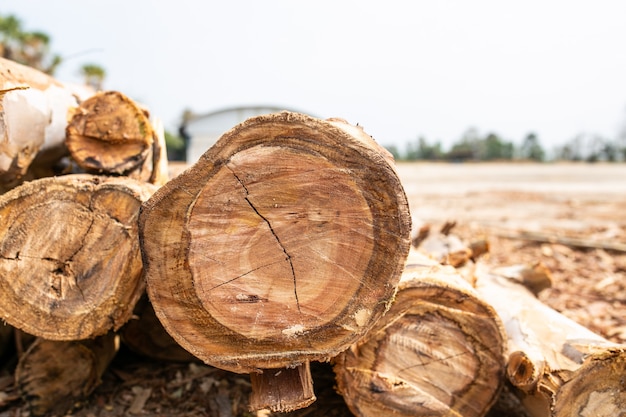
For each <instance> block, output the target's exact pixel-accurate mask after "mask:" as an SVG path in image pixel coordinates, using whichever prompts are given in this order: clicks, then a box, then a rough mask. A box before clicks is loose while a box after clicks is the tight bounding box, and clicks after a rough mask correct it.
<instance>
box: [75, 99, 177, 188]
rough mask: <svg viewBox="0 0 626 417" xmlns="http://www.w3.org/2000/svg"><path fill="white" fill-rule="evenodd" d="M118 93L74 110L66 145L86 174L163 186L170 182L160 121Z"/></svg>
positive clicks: (90, 101)
mask: <svg viewBox="0 0 626 417" xmlns="http://www.w3.org/2000/svg"><path fill="white" fill-rule="evenodd" d="M153 122H155V123H157V124H158V125H157V127H156V129H155V127H154V126H153V125H152V122H151V121H150V118H149V114H148V112H147V110H145V109H144V108H142V107H141V106H140V105H139V104H138V103H136V102H135V101H133V100H132V99H130V98H129V97H127V96H126V95H124V94H122V93H120V92H118V91H106V92H99V93H97V94H95V95H94V96H93V97H90V98H89V99H87V100H85V101H84V102H82V103H81V104H80V106H79V107H78V108H77V109H75V111H74V112H73V114H72V117H71V119H70V122H69V124H68V126H67V138H66V140H65V143H66V145H67V147H68V149H69V152H70V154H71V156H72V158H73V160H74V161H76V163H77V164H78V165H79V166H80V167H82V168H83V169H84V170H86V172H89V173H93V174H102V175H125V176H128V177H131V178H134V179H137V180H140V181H146V182H150V183H153V184H158V185H162V184H164V183H165V182H166V181H167V178H162V175H163V173H166V172H167V168H166V166H164V165H165V164H166V162H167V159H166V150H165V140H164V137H163V127H162V124H161V123H160V121H158V120H157V119H154V120H153Z"/></svg>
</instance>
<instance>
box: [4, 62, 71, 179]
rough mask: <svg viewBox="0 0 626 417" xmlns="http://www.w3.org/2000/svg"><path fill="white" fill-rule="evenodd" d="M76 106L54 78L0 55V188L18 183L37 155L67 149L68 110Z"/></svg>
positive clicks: (63, 151)
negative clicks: (65, 145) (65, 141)
mask: <svg viewBox="0 0 626 417" xmlns="http://www.w3.org/2000/svg"><path fill="white" fill-rule="evenodd" d="M77 105H78V100H77V98H76V96H75V94H74V92H73V91H72V90H71V89H70V88H67V87H66V86H64V85H63V84H61V83H60V82H58V81H57V80H55V79H54V78H52V77H50V76H48V75H47V74H44V73H43V72H40V71H37V70H35V69H33V68H29V67H26V66H24V65H20V64H18V63H16V62H13V61H10V60H7V59H4V58H0V188H2V189H9V188H12V187H14V186H15V185H17V184H19V183H20V182H21V181H22V180H23V178H22V177H23V176H24V175H25V174H26V172H27V170H28V168H29V166H30V164H31V162H32V161H33V159H34V158H35V157H36V156H37V155H38V154H40V153H42V152H50V153H53V154H55V155H56V157H60V155H62V154H63V153H66V152H67V151H66V150H65V147H64V144H63V142H64V140H65V128H66V126H67V117H68V111H69V110H70V109H71V108H73V107H75V106H77ZM51 159H54V158H51Z"/></svg>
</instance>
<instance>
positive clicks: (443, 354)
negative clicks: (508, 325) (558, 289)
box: [334, 253, 506, 417]
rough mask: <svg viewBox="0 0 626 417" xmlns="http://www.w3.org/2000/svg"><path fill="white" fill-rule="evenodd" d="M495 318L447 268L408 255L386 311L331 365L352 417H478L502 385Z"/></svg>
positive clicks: (501, 337)
mask: <svg viewBox="0 0 626 417" xmlns="http://www.w3.org/2000/svg"><path fill="white" fill-rule="evenodd" d="M505 337H506V336H505V334H504V329H503V328H502V324H501V322H500V320H499V318H498V317H497V315H496V313H495V311H494V310H493V309H492V308H491V307H490V306H489V305H488V304H486V303H485V302H484V301H482V300H481V299H480V297H479V296H478V295H477V293H476V292H475V291H474V290H473V289H472V288H471V286H470V285H469V284H468V283H467V282H466V281H464V280H463V278H462V277H461V276H459V275H458V273H457V272H456V271H455V270H454V269H453V268H452V267H450V266H447V267H443V266H441V265H439V264H438V263H436V262H434V261H433V260H431V259H430V258H427V257H425V256H424V255H422V254H419V253H411V254H410V255H409V260H408V261H407V266H406V269H405V271H404V273H403V275H402V280H401V281H400V286H399V289H398V294H397V295H396V299H395V301H394V303H393V305H392V306H391V308H390V310H389V312H387V314H386V315H385V316H384V317H383V318H382V319H381V320H380V321H379V322H378V323H377V324H376V326H375V327H374V328H373V329H372V330H371V331H370V332H369V333H368V334H367V336H366V337H365V338H363V339H362V340H360V341H358V342H356V343H355V344H354V345H352V347H351V348H350V349H349V350H347V351H346V352H344V353H342V354H340V355H339V356H338V357H337V358H335V360H334V361H335V367H334V369H335V372H336V374H337V386H338V390H339V392H340V393H341V394H342V395H343V397H344V398H345V400H346V403H347V404H348V406H349V407H350V409H351V411H352V412H353V413H354V414H355V415H356V416H358V417H378V416H387V415H393V416H407V417H408V416H463V417H476V416H484V415H485V414H486V413H487V411H488V410H489V408H490V407H491V406H492V405H493V404H494V403H495V401H496V399H497V397H498V393H499V392H500V389H501V387H502V384H503V382H504V349H505V341H506V339H505Z"/></svg>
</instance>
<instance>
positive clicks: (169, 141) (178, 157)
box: [165, 130, 187, 161]
mask: <svg viewBox="0 0 626 417" xmlns="http://www.w3.org/2000/svg"><path fill="white" fill-rule="evenodd" d="M165 147H166V148H167V159H168V160H170V161H184V160H185V159H186V157H187V155H186V152H187V147H186V145H185V141H184V139H183V138H182V137H180V136H178V135H175V134H173V133H171V132H169V131H167V130H166V131H165Z"/></svg>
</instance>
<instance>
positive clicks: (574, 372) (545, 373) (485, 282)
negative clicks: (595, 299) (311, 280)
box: [475, 265, 626, 417]
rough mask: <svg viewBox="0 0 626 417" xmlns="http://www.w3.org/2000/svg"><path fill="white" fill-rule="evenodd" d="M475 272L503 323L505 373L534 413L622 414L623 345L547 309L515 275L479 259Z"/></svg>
mask: <svg viewBox="0 0 626 417" xmlns="http://www.w3.org/2000/svg"><path fill="white" fill-rule="evenodd" d="M475 275H476V287H477V290H478V292H479V293H480V294H481V296H482V297H483V298H485V300H487V301H488V302H489V303H490V304H491V305H492V306H493V307H494V308H495V309H496V311H497V312H498V314H499V316H500V317H501V318H502V321H503V323H504V325H505V328H506V332H507V337H508V341H509V342H508V343H509V350H508V353H507V357H508V359H507V368H506V371H507V378H508V379H509V381H510V382H511V384H512V385H513V386H514V387H516V392H517V394H518V395H519V397H520V399H521V401H522V403H523V404H524V406H525V407H526V408H527V409H528V411H529V412H530V413H531V414H532V415H533V416H535V417H566V416H594V417H609V416H624V415H626V414H624V413H625V410H626V390H624V375H626V346H623V345H617V344H614V343H611V342H609V341H607V340H606V339H604V338H603V337H601V336H599V335H597V334H595V333H593V332H591V331H590V330H589V329H587V328H585V327H583V326H581V325H580V324H578V323H576V322H574V321H573V320H571V319H569V318H567V317H566V316H564V315H562V314H560V313H559V312H557V311H555V310H553V309H551V308H550V307H548V306H546V305H545V304H543V303H542V302H541V301H540V300H538V299H537V298H536V297H535V296H534V294H533V293H532V292H531V291H530V290H528V289H527V288H526V287H524V286H523V285H520V284H519V282H516V280H512V279H510V278H507V277H504V276H502V275H497V274H494V273H492V272H490V271H488V270H487V269H486V268H485V267H484V266H482V267H481V265H479V267H478V268H476V270H475Z"/></svg>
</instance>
